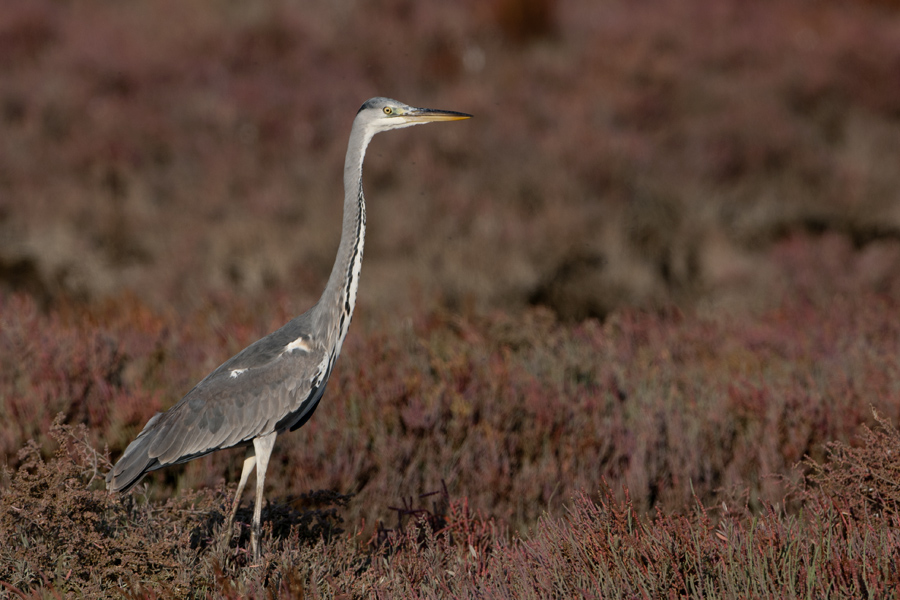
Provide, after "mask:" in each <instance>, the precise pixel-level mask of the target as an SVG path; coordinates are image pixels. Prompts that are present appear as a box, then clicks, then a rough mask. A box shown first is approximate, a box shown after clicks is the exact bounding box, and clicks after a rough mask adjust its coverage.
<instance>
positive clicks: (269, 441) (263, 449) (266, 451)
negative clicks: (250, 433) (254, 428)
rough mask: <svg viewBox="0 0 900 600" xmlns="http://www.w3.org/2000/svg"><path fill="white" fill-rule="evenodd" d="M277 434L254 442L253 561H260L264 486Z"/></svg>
mask: <svg viewBox="0 0 900 600" xmlns="http://www.w3.org/2000/svg"><path fill="white" fill-rule="evenodd" d="M275 436H276V433H275V432H274V431H273V432H272V433H269V434H267V435H264V436H262V437H258V438H256V439H254V440H253V448H254V449H255V450H256V462H257V469H256V504H255V505H254V507H253V525H252V526H251V530H250V547H251V548H253V559H254V560H259V559H260V551H259V537H260V534H261V531H262V525H261V522H262V503H263V486H264V485H265V482H266V469H268V468H269V456H271V454H272V448H273V447H274V446H275Z"/></svg>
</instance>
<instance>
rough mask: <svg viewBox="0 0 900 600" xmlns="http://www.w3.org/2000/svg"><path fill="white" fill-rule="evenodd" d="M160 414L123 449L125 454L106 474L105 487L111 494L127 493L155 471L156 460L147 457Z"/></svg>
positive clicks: (157, 465)
mask: <svg viewBox="0 0 900 600" xmlns="http://www.w3.org/2000/svg"><path fill="white" fill-rule="evenodd" d="M160 416H162V413H156V414H155V415H154V416H153V418H152V419H150V420H149V421H147V425H145V426H144V429H143V430H142V431H141V433H140V434H138V436H137V438H135V440H134V441H133V442H131V443H130V444H128V447H127V448H125V452H124V453H123V454H122V457H121V458H120V459H119V461H118V462H117V463H116V464H115V466H113V468H112V469H110V470H109V473H107V474H106V487H107V489H109V490H110V491H111V492H127V491H128V490H130V489H131V488H133V487H134V486H135V485H137V484H138V483H139V482H140V481H141V479H143V478H144V475H146V474H147V473H148V472H149V471H155V470H156V469H158V468H159V467H160V466H162V465H160V464H159V460H158V459H157V458H155V457H154V458H151V457H150V455H149V449H150V445H151V444H152V443H153V441H154V440H155V439H156V435H154V434H155V433H156V431H155V430H156V427H155V425H156V422H157V420H158V419H159V417H160Z"/></svg>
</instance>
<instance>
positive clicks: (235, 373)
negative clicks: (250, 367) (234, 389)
mask: <svg viewBox="0 0 900 600" xmlns="http://www.w3.org/2000/svg"><path fill="white" fill-rule="evenodd" d="M246 370H247V369H232V370H231V378H232V379H235V378H237V376H238V375H240V374H241V373H243V372H244V371H246Z"/></svg>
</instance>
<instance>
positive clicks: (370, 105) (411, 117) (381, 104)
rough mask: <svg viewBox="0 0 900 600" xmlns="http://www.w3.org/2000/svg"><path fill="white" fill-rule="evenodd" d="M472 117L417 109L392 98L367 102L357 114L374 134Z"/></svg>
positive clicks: (459, 113)
mask: <svg viewBox="0 0 900 600" xmlns="http://www.w3.org/2000/svg"><path fill="white" fill-rule="evenodd" d="M471 117H472V115H467V114H466V113H461V112H454V111H451V110H436V109H433V108H416V107H414V106H410V105H408V104H404V103H402V102H400V101H398V100H391V99H390V98H372V99H371V100H367V101H366V102H365V103H364V104H363V105H362V107H360V109H359V112H358V113H357V118H363V119H365V121H366V124H367V125H368V126H369V127H371V128H372V130H373V133H377V132H379V131H387V130H389V129H399V128H401V127H411V126H413V125H419V124H421V123H432V122H434V121H460V120H462V119H469V118H471Z"/></svg>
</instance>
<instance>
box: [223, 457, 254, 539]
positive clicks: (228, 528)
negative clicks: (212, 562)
mask: <svg viewBox="0 0 900 600" xmlns="http://www.w3.org/2000/svg"><path fill="white" fill-rule="evenodd" d="M255 466H256V452H254V450H253V448H250V449H249V450H247V458H245V459H244V468H243V469H241V480H240V482H238V487H237V493H235V495H234V502H233V503H232V505H231V514H230V515H228V521H226V522H225V539H226V540H230V539H231V533H232V526H233V525H234V515H236V514H237V509H238V506H240V505H241V494H243V493H244V487H245V486H246V485H247V480H248V479H249V478H250V473H251V472H252V471H253V467H255Z"/></svg>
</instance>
